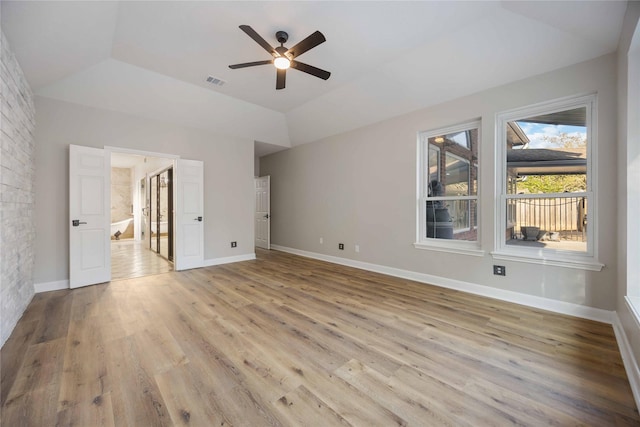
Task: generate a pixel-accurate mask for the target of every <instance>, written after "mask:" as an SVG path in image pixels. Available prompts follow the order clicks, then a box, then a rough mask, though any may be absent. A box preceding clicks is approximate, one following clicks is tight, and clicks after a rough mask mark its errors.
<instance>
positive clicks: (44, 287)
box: [33, 279, 69, 294]
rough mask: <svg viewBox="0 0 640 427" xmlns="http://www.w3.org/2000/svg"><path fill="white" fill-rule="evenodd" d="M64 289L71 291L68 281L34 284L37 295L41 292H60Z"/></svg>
mask: <svg viewBox="0 0 640 427" xmlns="http://www.w3.org/2000/svg"><path fill="white" fill-rule="evenodd" d="M62 289H69V280H68V279H65V280H55V281H53V282H45V283H34V284H33V290H34V291H35V293H36V294H39V293H40V292H51V291H60V290H62Z"/></svg>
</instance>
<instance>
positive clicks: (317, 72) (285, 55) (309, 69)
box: [229, 25, 331, 90]
mask: <svg viewBox="0 0 640 427" xmlns="http://www.w3.org/2000/svg"><path fill="white" fill-rule="evenodd" d="M240 29H241V30H242V31H244V32H245V33H246V34H247V35H248V36H249V37H251V38H252V39H253V40H254V41H255V42H256V43H258V44H259V45H260V46H261V47H262V48H263V49H264V50H266V51H267V52H269V54H271V56H273V59H267V60H264V61H255V62H244V63H242V64H233V65H229V68H231V69H233V70H235V69H238V68H247V67H255V66H257V65H267V64H273V65H274V66H275V67H276V89H278V90H280V89H284V87H285V79H286V71H287V69H288V68H293V69H296V70H298V71H302V72H303V73H307V74H311V75H312V76H315V77H318V78H321V79H323V80H327V79H328V78H329V77H330V76H331V73H330V72H329V71H326V70H323V69H320V68H316V67H314V66H312V65H309V64H305V63H303V62H299V61H295V60H294V58H296V57H298V56H300V55H302V54H303V53H305V52H306V51H308V50H310V49H313V48H314V47H316V46H318V45H319V44H322V43H324V42H325V41H326V40H327V39H325V37H324V35H323V34H322V33H321V32H320V31H316V32H314V33H313V34H311V35H310V36H309V37H307V38H306V39H304V40H302V41H301V42H300V43H298V44H296V45H295V46H294V47H292V48H291V49H287V48H286V47H284V44H285V43H286V42H287V40H288V39H289V35H288V34H287V33H286V32H285V31H278V32H276V40H278V43H280V46H278V47H276V48H274V47H273V46H271V45H270V44H269V43H268V42H267V41H266V40H265V39H263V38H262V37H261V36H260V34H258V33H257V32H256V31H255V30H254V29H253V28H251V27H250V26H248V25H240Z"/></svg>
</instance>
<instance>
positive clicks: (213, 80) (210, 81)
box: [207, 76, 226, 86]
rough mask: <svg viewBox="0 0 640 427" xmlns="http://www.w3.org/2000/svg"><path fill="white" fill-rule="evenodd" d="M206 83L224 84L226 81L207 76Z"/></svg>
mask: <svg viewBox="0 0 640 427" xmlns="http://www.w3.org/2000/svg"><path fill="white" fill-rule="evenodd" d="M207 83H210V84H212V85H215V86H224V85H225V83H226V82H225V81H224V80H221V79H219V78H217V77H213V76H209V77H207Z"/></svg>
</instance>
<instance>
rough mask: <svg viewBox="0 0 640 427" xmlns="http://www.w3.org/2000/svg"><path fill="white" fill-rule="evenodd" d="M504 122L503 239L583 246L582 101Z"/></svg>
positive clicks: (522, 243) (556, 246)
mask: <svg viewBox="0 0 640 427" xmlns="http://www.w3.org/2000/svg"><path fill="white" fill-rule="evenodd" d="M506 126H507V129H506V135H507V141H506V148H507V157H506V158H507V165H506V166H507V176H506V187H505V190H506V194H507V195H510V197H508V198H507V202H506V203H507V206H506V213H507V218H506V220H507V229H506V236H505V237H506V243H507V244H509V245H520V246H534V247H541V248H549V249H559V250H571V251H581V252H584V251H586V250H587V244H586V242H587V233H586V231H587V227H586V224H587V195H586V192H587V172H588V171H587V141H588V139H587V132H588V128H587V107H580V108H572V109H568V110H564V111H559V112H555V113H550V114H540V115H536V116H531V117H527V118H524V119H520V120H514V121H511V122H507V125H506ZM551 193H562V196H559V197H547V196H545V195H547V194H551Z"/></svg>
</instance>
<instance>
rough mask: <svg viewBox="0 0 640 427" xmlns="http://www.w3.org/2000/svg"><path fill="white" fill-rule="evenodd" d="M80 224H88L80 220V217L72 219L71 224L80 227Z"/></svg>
mask: <svg viewBox="0 0 640 427" xmlns="http://www.w3.org/2000/svg"><path fill="white" fill-rule="evenodd" d="M80 224H86V222H80V220H79V219H74V220H72V221H71V225H73V226H74V227H78V226H79V225H80Z"/></svg>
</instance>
